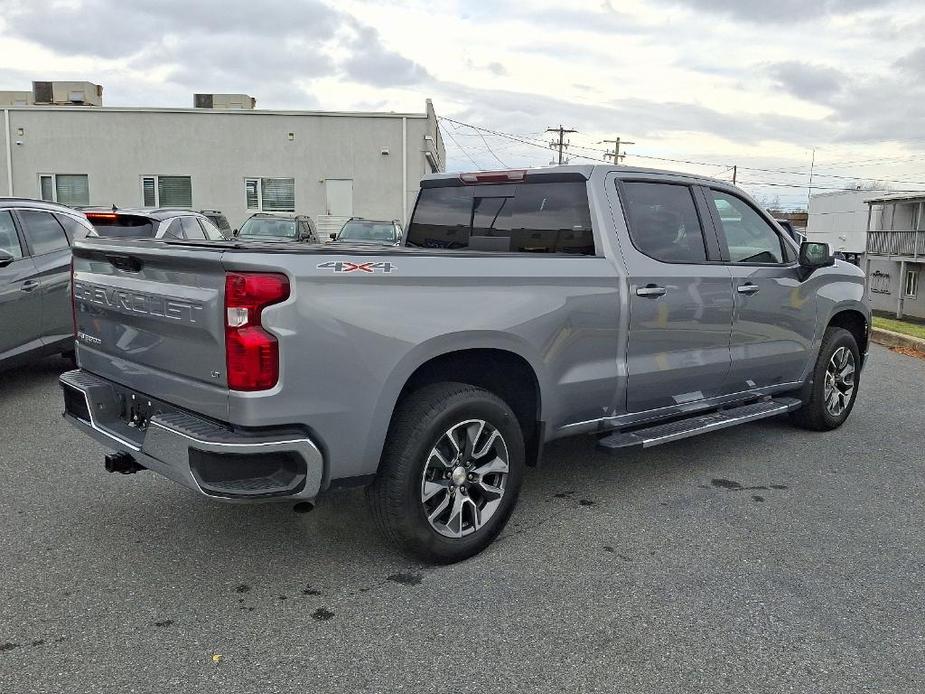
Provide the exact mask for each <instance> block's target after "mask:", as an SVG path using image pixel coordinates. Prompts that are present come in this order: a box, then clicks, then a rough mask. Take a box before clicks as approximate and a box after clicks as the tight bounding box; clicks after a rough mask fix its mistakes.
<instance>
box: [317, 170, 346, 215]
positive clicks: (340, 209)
mask: <svg viewBox="0 0 925 694" xmlns="http://www.w3.org/2000/svg"><path fill="white" fill-rule="evenodd" d="M324 200H325V208H326V209H325V214H328V215H331V216H332V217H352V216H353V180H352V179H349V178H328V179H325V181H324Z"/></svg>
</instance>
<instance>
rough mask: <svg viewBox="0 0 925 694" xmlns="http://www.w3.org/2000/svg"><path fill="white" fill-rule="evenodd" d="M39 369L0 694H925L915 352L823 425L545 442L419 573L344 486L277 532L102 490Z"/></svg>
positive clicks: (4, 452)
mask: <svg viewBox="0 0 925 694" xmlns="http://www.w3.org/2000/svg"><path fill="white" fill-rule="evenodd" d="M64 368H66V364H65V362H63V361H61V360H57V359H51V360H46V361H44V362H41V363H40V364H38V365H37V366H35V367H32V368H29V369H21V370H18V371H13V372H10V373H6V374H2V375H0V394H2V397H0V433H2V436H3V444H2V447H0V479H2V483H3V486H2V491H0V521H2V528H3V531H2V532H3V538H2V541H0V590H2V600H0V692H4V693H10V694H14V693H15V694H24V693H26V692H167V691H169V692H220V691H221V692H232V691H234V692H277V691H278V692H282V691H296V690H298V691H311V692H322V691H351V692H356V691H380V692H394V691H408V692H438V691H439V692H464V691H480V692H492V691H498V692H512V691H517V692H521V691H522V692H531V691H582V692H586V691H602V692H603V691H620V692H623V691H625V692H658V693H660V694H664V693H665V692H752V691H756V692H757V691H760V692H783V691H794V692H839V693H844V692H861V691H864V692H920V691H922V690H923V688H925V527H923V525H925V524H923V521H925V493H923V492H925V453H923V451H925V445H923V444H925V388H923V386H925V360H918V359H915V358H912V357H907V356H903V355H900V354H895V353H893V352H890V351H887V350H885V349H884V348H881V347H874V348H873V351H872V355H871V360H870V363H869V365H868V367H867V369H866V370H865V372H864V376H863V380H862V387H861V391H860V396H859V400H858V403H857V406H856V408H855V410H854V413H853V414H852V416H851V418H850V419H849V420H848V422H847V424H846V425H845V426H844V427H843V428H842V429H841V430H839V431H836V432H831V433H826V434H813V433H808V432H804V431H800V430H797V429H794V428H792V427H791V426H790V425H789V424H788V423H787V420H786V419H780V420H772V421H766V422H762V423H757V424H752V425H747V426H744V427H739V428H737V429H732V430H729V431H727V432H720V433H716V434H712V435H708V436H704V437H700V438H695V439H690V440H688V441H683V442H679V443H675V444H669V445H666V446H662V447H660V448H656V449H651V450H648V451H640V452H631V453H625V454H623V455H622V456H620V457H612V456H610V455H608V454H606V453H602V452H598V451H597V450H596V449H595V447H594V442H593V440H592V439H590V438H580V439H575V440H569V441H562V442H558V443H556V444H555V445H553V446H551V447H550V448H549V449H548V450H547V456H546V462H545V465H544V466H543V467H542V468H540V469H539V470H532V471H530V472H529V473H528V475H527V479H526V482H525V485H524V489H523V492H522V494H521V501H520V505H519V506H518V509H517V510H516V511H515V514H514V517H513V519H512V522H511V524H510V525H509V526H508V528H507V529H506V531H505V532H504V534H503V535H502V537H501V538H500V540H499V541H498V542H497V543H496V544H495V545H493V546H492V547H491V548H489V549H488V550H487V551H486V552H485V553H484V554H482V555H481V556H479V557H476V558H474V559H472V560H470V561H467V562H464V563H462V564H458V565H455V566H450V567H439V568H433V567H424V566H420V565H415V564H409V563H408V562H407V561H405V560H403V559H401V558H400V557H398V556H397V555H394V554H393V553H392V552H391V551H390V550H389V549H388V548H387V547H385V546H384V545H382V544H381V543H380V541H379V539H378V537H377V536H376V534H375V529H374V527H373V526H372V523H371V521H370V519H369V517H368V516H367V514H366V511H365V505H364V499H363V496H362V494H361V493H360V492H350V493H341V494H338V495H337V496H332V497H330V498H328V499H327V500H326V501H325V502H323V503H322V504H321V505H320V506H319V507H318V508H317V509H316V510H315V511H314V512H312V513H310V514H305V515H299V514H295V513H293V512H292V510H291V507H289V506H288V505H279V506H256V507H249V506H228V505H222V504H218V503H212V502H207V501H202V500H200V499H198V498H196V497H195V496H194V495H193V494H192V493H191V492H188V491H186V490H184V489H181V488H180V487H178V486H176V485H174V484H172V483H170V482H167V481H165V480H163V479H160V478H158V477H155V476H154V475H152V474H150V473H142V474H138V475H132V476H119V475H110V474H107V473H106V472H105V471H104V470H103V466H102V457H103V453H104V451H103V449H102V448H100V447H98V446H97V445H96V444H95V443H93V442H91V441H90V440H89V439H86V438H85V437H83V436H81V435H78V433H77V432H76V431H74V430H72V429H71V428H70V427H69V426H66V425H65V424H64V423H63V422H62V421H61V420H60V411H61V403H60V396H59V392H58V387H57V383H56V378H57V374H58V373H59V372H60V371H61V370H63V369H64Z"/></svg>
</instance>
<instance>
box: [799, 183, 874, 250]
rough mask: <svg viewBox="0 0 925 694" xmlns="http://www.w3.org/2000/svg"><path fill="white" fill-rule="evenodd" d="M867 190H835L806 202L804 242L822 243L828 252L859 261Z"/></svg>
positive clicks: (864, 236)
mask: <svg viewBox="0 0 925 694" xmlns="http://www.w3.org/2000/svg"><path fill="white" fill-rule="evenodd" d="M877 194H878V191H870V190H839V191H834V192H831V193H817V194H816V195H813V196H811V197H810V198H809V208H808V210H807V211H808V213H809V218H808V220H807V223H806V238H807V240H809V241H819V242H826V243H828V244H829V245H831V246H832V250H833V251H836V252H841V253H844V254H846V255H852V256H856V257H859V256H860V255H861V254H863V253H864V251H865V249H866V248H867V216H868V212H869V207H868V205H867V201H868V200H869V199H870V198H871V197H874V196H875V195H877Z"/></svg>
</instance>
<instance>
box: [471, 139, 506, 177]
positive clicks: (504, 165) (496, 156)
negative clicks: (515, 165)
mask: <svg viewBox="0 0 925 694" xmlns="http://www.w3.org/2000/svg"><path fill="white" fill-rule="evenodd" d="M475 132H477V133H478V134H479V136H480V137H481V138H482V142H484V143H485V149H487V150H488V153H489V154H491V156H493V157H494V158H495V161H497V162H498V163H499V164H501V166H503V167H504V168H505V169H508V168H510V167H509V166H508V165H507V164H505V163H504V162H503V161H501V159H500V158H499V157H498V155H497V154H495V152H494V150H493V149H492V148H491V145H489V144H488V140H486V139H485V135H484V133H482V132H480V131H479V130H476V131H475Z"/></svg>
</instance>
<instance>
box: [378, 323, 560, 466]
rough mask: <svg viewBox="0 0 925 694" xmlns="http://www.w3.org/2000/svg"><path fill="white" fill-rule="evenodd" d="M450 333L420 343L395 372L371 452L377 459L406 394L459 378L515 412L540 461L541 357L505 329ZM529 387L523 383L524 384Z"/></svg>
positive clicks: (530, 453)
mask: <svg viewBox="0 0 925 694" xmlns="http://www.w3.org/2000/svg"><path fill="white" fill-rule="evenodd" d="M451 338H452V336H445V337H444V338H441V339H439V341H437V342H435V343H433V344H431V343H424V344H422V345H418V346H417V348H416V349H415V350H413V352H412V353H411V354H409V355H407V356H406V358H405V359H404V360H403V361H402V363H401V364H400V365H399V366H398V367H397V368H396V369H395V370H394V371H393V374H392V377H391V378H390V379H389V383H388V384H387V386H386V388H385V389H384V392H383V394H382V397H381V398H380V402H379V406H378V408H377V410H378V411H380V412H383V413H387V414H386V415H385V416H383V417H382V418H377V419H380V421H378V422H377V423H376V426H375V427H374V430H373V431H371V432H370V435H371V440H370V456H371V458H373V459H375V460H376V461H377V465H378V460H379V457H380V455H381V453H382V449H383V446H384V443H385V438H386V436H387V435H388V429H389V426H390V425H391V422H392V418H393V416H394V414H395V410H396V408H397V407H398V405H399V403H400V402H401V400H402V398H405V397H407V396H408V395H410V394H411V393H413V392H414V391H415V390H418V389H420V388H421V387H423V386H425V385H429V384H431V383H438V382H441V381H455V382H459V383H468V384H470V385H474V386H477V387H479V388H484V389H486V390H488V391H490V392H492V393H494V394H495V395H497V396H498V397H500V398H501V399H502V400H504V401H505V402H506V403H507V404H508V406H509V407H510V408H511V409H512V410H513V411H514V414H515V415H516V416H517V419H518V423H519V424H520V426H521V429H522V430H523V433H524V442H525V444H526V453H527V463H528V465H536V464H537V462H538V460H539V456H540V451H541V449H542V445H543V441H544V440H545V426H544V423H543V421H544V420H543V396H542V394H543V392H544V372H543V369H542V366H541V364H542V362H541V360H539V359H538V358H537V357H536V355H533V354H532V353H531V351H530V349H529V347H528V345H526V344H523V345H521V344H516V343H515V342H512V339H511V336H510V335H509V334H506V335H504V336H500V339H491V338H490V336H484V335H483V336H468V337H465V338H462V337H461V336H457V337H456V339H451ZM525 384H526V385H527V386H528V387H526V388H525V387H524V385H525Z"/></svg>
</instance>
